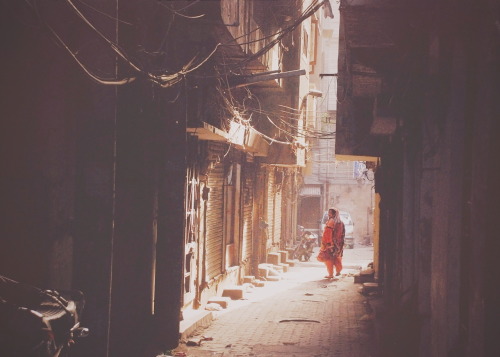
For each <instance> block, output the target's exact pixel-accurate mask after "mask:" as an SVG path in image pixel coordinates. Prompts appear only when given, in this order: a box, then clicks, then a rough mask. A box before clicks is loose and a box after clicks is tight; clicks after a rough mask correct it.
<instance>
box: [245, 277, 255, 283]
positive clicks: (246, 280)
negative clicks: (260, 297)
mask: <svg viewBox="0 0 500 357" xmlns="http://www.w3.org/2000/svg"><path fill="white" fill-rule="evenodd" d="M254 280H255V276H253V275H247V276H244V277H243V283H253V281H254Z"/></svg>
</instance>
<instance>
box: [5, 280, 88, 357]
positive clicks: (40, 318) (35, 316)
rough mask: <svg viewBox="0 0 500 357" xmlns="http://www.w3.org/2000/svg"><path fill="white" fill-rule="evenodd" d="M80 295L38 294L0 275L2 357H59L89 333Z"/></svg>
mask: <svg viewBox="0 0 500 357" xmlns="http://www.w3.org/2000/svg"><path fill="white" fill-rule="evenodd" d="M84 303H85V300H84V296H83V294H82V293H81V292H80V291H54V290H42V289H39V288H37V287H34V286H31V285H28V284H23V283H20V282H17V281H15V280H12V279H9V278H7V277H4V276H1V275H0V351H2V356H5V357H21V356H22V357H62V356H67V355H68V353H69V349H70V347H71V346H72V345H73V344H74V343H75V341H77V340H78V339H79V338H83V337H86V336H87V335H88V334H89V330H88V329H87V328H85V327H81V326H80V318H81V314H82V311H83V307H84Z"/></svg>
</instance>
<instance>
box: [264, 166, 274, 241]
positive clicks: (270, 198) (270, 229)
mask: <svg viewBox="0 0 500 357" xmlns="http://www.w3.org/2000/svg"><path fill="white" fill-rule="evenodd" d="M274 193H275V187H274V168H270V169H268V175H267V217H266V218H267V219H266V222H267V224H268V226H267V238H268V245H269V244H271V243H272V241H273V236H274Z"/></svg>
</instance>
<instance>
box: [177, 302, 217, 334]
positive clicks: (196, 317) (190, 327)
mask: <svg viewBox="0 0 500 357" xmlns="http://www.w3.org/2000/svg"><path fill="white" fill-rule="evenodd" d="M182 315H183V317H184V319H183V320H182V321H181V322H180V323H179V339H180V340H181V341H182V340H187V339H188V337H189V336H191V335H192V334H193V332H194V331H195V330H196V329H197V328H199V327H206V326H208V325H210V324H211V323H212V321H213V320H214V316H213V314H212V311H208V310H204V309H203V310H202V309H200V310H193V309H186V310H184V311H183V312H182Z"/></svg>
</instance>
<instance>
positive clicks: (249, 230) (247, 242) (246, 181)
mask: <svg viewBox="0 0 500 357" xmlns="http://www.w3.org/2000/svg"><path fill="white" fill-rule="evenodd" d="M253 172H254V167H253V166H252V165H247V166H246V167H245V172H244V176H243V192H242V209H243V239H242V252H241V257H242V260H245V259H250V258H251V256H252V237H253V221H252V217H253V216H252V209H253V195H254V192H253V185H254V180H253Z"/></svg>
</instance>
